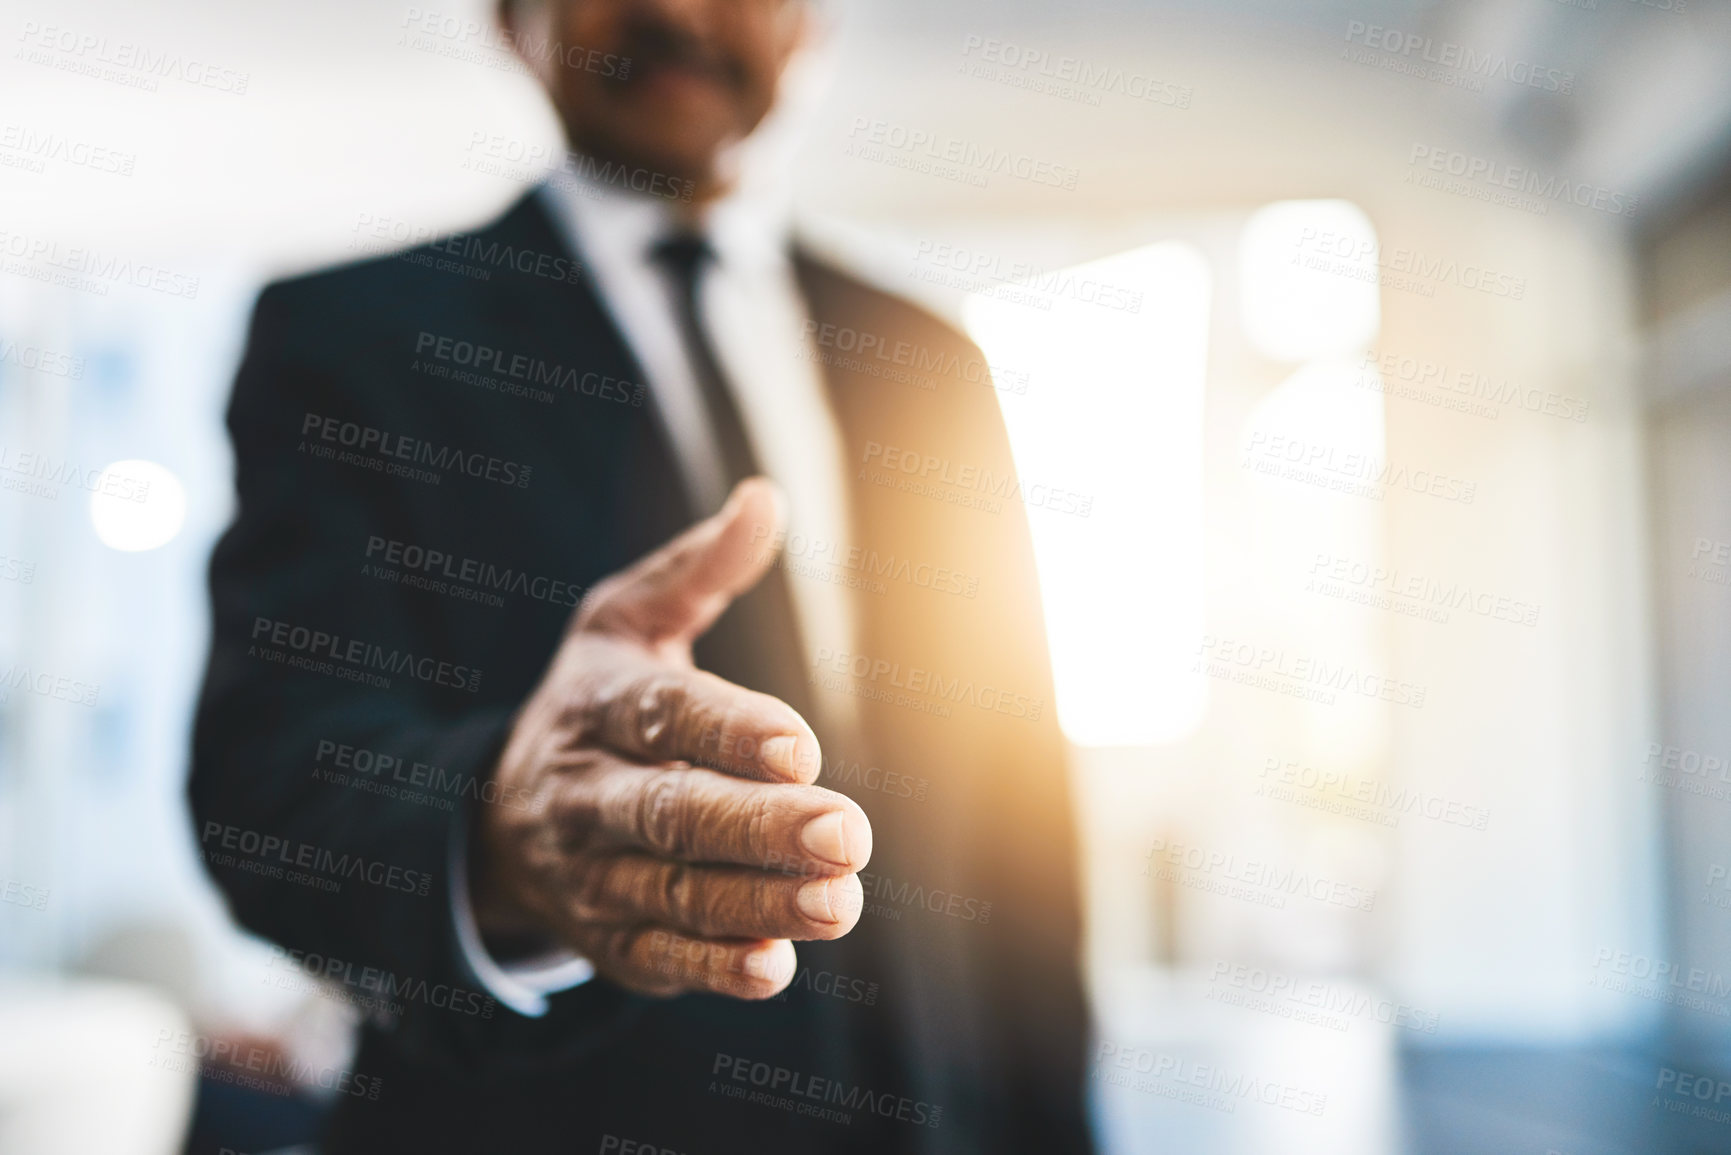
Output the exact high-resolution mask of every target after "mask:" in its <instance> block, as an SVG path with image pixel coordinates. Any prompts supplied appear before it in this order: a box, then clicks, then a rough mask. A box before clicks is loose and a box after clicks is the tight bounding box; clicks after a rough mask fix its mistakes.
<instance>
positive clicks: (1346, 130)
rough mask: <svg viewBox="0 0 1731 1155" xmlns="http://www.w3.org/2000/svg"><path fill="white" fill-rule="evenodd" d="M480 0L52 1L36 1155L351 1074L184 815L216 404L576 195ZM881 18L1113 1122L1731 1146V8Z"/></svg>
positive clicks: (842, 53)
mask: <svg viewBox="0 0 1731 1155" xmlns="http://www.w3.org/2000/svg"><path fill="white" fill-rule="evenodd" d="M429 14H430V15H431V16H432V17H433V19H432V22H431V23H430V24H429V23H428V19H427V18H428V16H429ZM486 19H487V11H486V8H485V7H484V6H483V5H480V4H477V3H468V2H459V0H437V3H436V4H422V5H418V6H411V5H404V4H398V3H384V2H373V0H368V2H366V3H341V4H339V3H334V2H325V0H321V2H317V3H309V2H306V0H301V2H297V3H286V2H274V0H273V2H271V3H253V4H247V5H241V6H235V5H226V6H225V5H215V4H199V3H193V2H191V0H185V2H181V3H167V2H162V0H158V2H156V3H152V4H148V5H126V4H120V3H115V2H112V0H58V2H56V3H53V4H50V3H47V2H46V0H6V2H4V3H0V40H4V42H5V44H6V49H5V57H4V64H3V65H0V110H3V111H0V250H3V251H0V257H3V261H4V264H3V267H0V482H3V483H4V489H0V673H3V674H4V685H3V686H0V897H4V899H5V901H4V902H0V1148H5V1149H8V1150H10V1149H13V1147H12V1144H17V1145H18V1146H17V1149H19V1150H26V1149H28V1150H103V1151H110V1152H124V1151H140V1152H144V1151H176V1150H180V1149H182V1144H183V1143H190V1144H191V1148H192V1149H196V1150H199V1151H201V1152H202V1151H209V1152H215V1151H218V1150H220V1149H221V1148H223V1147H227V1148H230V1149H234V1150H252V1151H258V1150H263V1149H266V1148H268V1147H273V1146H275V1147H280V1146H283V1145H285V1144H286V1143H288V1142H292V1141H293V1140H294V1139H295V1138H296V1137H297V1136H299V1135H304V1134H305V1133H306V1131H307V1128H308V1127H309V1125H310V1122H311V1120H312V1118H313V1117H314V1115H315V1114H316V1111H317V1109H318V1093H319V1092H318V1088H316V1087H310V1088H308V1087H292V1086H271V1087H259V1086H248V1085H245V1081H244V1080H237V1079H234V1078H227V1077H225V1076H224V1069H223V1066H222V1064H221V1063H220V1062H218V1061H217V1060H216V1059H215V1058H214V1056H215V1054H216V1053H217V1052H218V1050H219V1048H217V1047H216V1046H215V1044H216V1043H217V1042H218V1041H226V1042H227V1043H229V1044H240V1043H244V1044H246V1045H258V1046H266V1047H271V1048H276V1049H278V1050H280V1051H281V1052H283V1053H287V1054H291V1055H295V1056H300V1057H304V1058H305V1059H306V1061H307V1062H308V1063H310V1064H312V1065H313V1066H315V1067H316V1066H317V1065H318V1064H320V1063H330V1062H340V1061H341V1057H342V1055H343V1050H344V1047H345V1045H346V1031H347V1027H348V1023H347V1021H346V1020H345V1018H344V1011H343V1009H342V1008H341V1005H340V1004H339V1003H337V1002H335V1001H333V1000H330V999H326V998H321V997H319V993H318V988H317V987H316V985H314V984H312V983H309V982H305V981H301V980H299V979H298V977H297V976H294V975H293V974H292V972H288V971H286V970H285V968H284V966H283V965H282V962H281V960H280V959H279V958H277V957H275V956H273V955H272V954H271V952H270V950H269V949H268V948H267V947H266V946H265V945H264V944H260V943H257V942H254V941H250V940H247V939H245V938H243V937H242V936H240V935H239V934H238V932H236V931H235V930H234V929H233V927H232V926H231V925H230V924H229V923H228V921H227V919H226V916H225V915H224V913H223V910H222V907H221V903H220V901H219V900H218V898H217V897H216V895H215V892H214V891H213V889H212V888H211V887H210V885H209V884H208V883H207V882H205V880H204V878H203V876H202V873H201V867H200V865H199V863H198V860H197V856H196V852H195V848H194V840H193V837H192V833H191V831H190V829H189V826H188V821H187V818H186V816H185V813H184V809H183V806H182V801H181V791H182V782H183V776H184V773H185V767H186V763H187V741H188V722H189V712H190V708H191V703H192V700H193V695H194V693H195V690H196V682H197V678H198V676H199V673H200V669H201V663H202V660H203V647H204V643H205V638H206V623H205V605H204V587H203V568H204V564H205V561H206V557H207V555H208V551H209V549H210V547H211V544H212V542H213V540H214V538H215V536H216V535H217V534H218V533H219V532H220V531H221V529H222V527H223V525H224V524H225V522H226V519H227V518H228V516H229V514H230V511H231V501H232V497H231V493H230V485H229V477H230V461H229V452H228V447H227V445H226V443H225V439H224V436H223V431H222V426H221V414H222V407H223V404H224V401H225V399H226V393H227V389H228V386H229V383H230V379H231V376H232V373H233V371H234V367H235V360H236V357H237V355H238V351H239V347H240V342H241V339H242V336H243V326H244V324H245V321H246V317H247V314H248V310H249V308H250V305H251V299H252V297H253V295H254V294H255V293H256V291H257V289H258V287H259V286H260V285H261V284H262V283H263V282H264V281H266V280H268V279H270V278H272V277H276V276H281V275H284V274H287V273H292V272H296V271H300V270H305V269H309V268H313V267H317V266H320V265H324V264H327V263H331V262H335V261H340V260H345V259H350V258H353V257H355V256H358V255H364V254H366V253H370V252H380V251H386V250H388V249H390V248H392V247H397V246H400V245H404V244H408V243H411V242H413V241H415V240H419V239H426V238H428V237H431V236H434V235H437V234H438V233H440V232H443V231H448V230H455V229H459V228H462V227H465V226H468V225H471V224H474V223H476V222H478V221H481V220H484V219H486V218H487V217H488V216H490V215H491V214H493V213H494V212H496V211H497V210H499V209H500V208H501V207H502V206H504V205H505V204H506V203H508V202H509V201H511V200H512V199H514V198H515V197H517V196H518V195H520V194H521V193H522V192H523V191H524V190H525V189H526V188H527V187H528V186H529V185H530V184H532V183H533V182H534V181H535V180H537V179H539V177H540V176H541V175H542V174H543V173H544V171H545V167H546V163H547V162H546V159H545V158H548V157H551V156H553V155H554V152H555V149H556V146H557V138H556V135H555V131H554V122H553V120H552V117H551V115H550V113H549V112H548V111H547V110H546V109H545V108H544V107H543V106H542V104H541V103H540V98H539V97H538V95H537V94H536V92H535V90H534V89H533V88H532V86H531V85H530V83H529V82H528V81H527V80H526V79H525V78H524V77H523V76H522V75H520V74H519V73H518V72H516V71H515V70H513V69H511V68H509V67H505V66H504V65H505V63H506V61H505V60H504V58H503V56H502V55H501V54H500V53H499V52H498V51H497V50H496V49H492V48H489V47H487V46H486V45H485V44H481V43H477V42H476V41H475V40H474V39H473V38H472V37H470V36H469V34H468V33H466V32H465V31H463V28H464V25H463V22H464V21H485V20H486ZM826 19H827V20H828V21H829V22H830V24H831V28H830V34H829V36H828V37H827V39H826V43H825V44H824V45H823V46H822V47H821V48H820V49H819V50H818V51H816V52H815V53H814V54H813V56H812V59H811V60H809V61H808V62H806V66H805V67H804V68H803V69H802V74H801V75H800V76H799V77H798V79H797V84H798V86H799V87H800V88H801V89H802V90H803V91H805V92H807V93H809V98H810V101H811V103H810V104H809V105H808V106H807V107H806V108H805V109H804V110H803V111H802V112H801V113H800V114H799V115H797V116H792V117H789V118H788V120H789V122H790V123H789V124H788V125H786V126H784V128H785V131H786V132H787V134H788V136H789V138H790V139H795V140H797V141H798V146H797V148H796V149H795V150H794V151H793V152H792V154H791V160H790V165H791V172H792V179H793V182H794V187H795V188H796V190H797V197H798V200H797V203H798V210H799V215H800V219H801V221H802V223H803V229H804V232H805V235H806V236H807V238H808V240H809V243H811V244H812V245H813V246H814V247H816V248H819V249H821V250H823V251H825V252H828V253H831V254H835V255H839V256H841V257H843V258H845V259H846V260H848V261H850V262H851V263H853V264H854V265H855V266H856V267H857V268H859V269H861V270H863V271H865V272H866V273H868V274H869V275H871V276H872V277H874V278H876V279H877V280H879V281H881V282H882V283H884V284H885V285H887V286H889V287H891V288H892V289H895V290H897V291H901V292H904V293H907V294H910V295H913V296H917V297H919V298H920V299H922V300H925V301H927V302H929V303H930V304H931V305H932V306H933V307H934V308H936V309H938V310H940V311H942V312H943V313H944V314H946V315H947V316H950V317H952V318H953V319H954V320H955V321H956V322H957V323H958V324H962V325H964V326H965V327H966V328H967V329H968V330H969V332H970V333H971V334H972V335H973V336H974V337H975V339H976V340H978V341H979V342H980V343H981V345H982V347H983V348H984V349H985V351H986V353H987V356H988V359H989V360H990V361H991V362H992V364H993V366H994V368H995V370H996V372H997V375H998V390H999V395H1000V397H1001V399H1002V405H1003V408H1004V411H1005V415H1006V419H1007V420H1008V422H1009V425H1010V429H1011V433H1012V437H1013V440H1014V442H1015V449H1016V454H1017V463H1018V468H1019V470H1020V471H1021V473H1022V480H1023V484H1024V486H1025V487H1027V493H1028V494H1030V495H1031V496H1030V500H1029V501H1028V502H1027V504H1028V505H1029V506H1030V508H1029V509H1028V516H1029V518H1030V520H1031V522H1032V524H1033V528H1034V532H1035V536H1036V544H1037V547H1038V549H1039V551H1040V554H1039V562H1040V566H1041V573H1042V582H1043V586H1044V589H1045V596H1046V602H1047V615H1048V622H1049V625H1050V628H1051V630H1052V634H1053V646H1054V654H1055V660H1056V663H1057V675H1058V695H1059V701H1058V710H1059V715H1060V719H1061V721H1062V722H1063V725H1064V727H1065V730H1066V733H1067V734H1068V735H1069V736H1070V738H1071V740H1072V742H1073V743H1074V753H1075V785H1076V791H1077V796H1078V799H1079V802H1080V813H1081V815H1082V819H1083V822H1084V824H1085V830H1084V846H1085V848H1086V854H1087V862H1086V864H1085V867H1086V870H1085V875H1086V878H1087V886H1088V910H1089V917H1090V930H1089V937H1088V941H1087V951H1088V966H1089V973H1090V976H1091V981H1092V984H1093V989H1094V997H1095V1003H1096V1015H1097V1020H1098V1036H1099V1043H1098V1049H1097V1052H1096V1055H1097V1063H1096V1065H1095V1067H1094V1073H1095V1075H1096V1076H1097V1077H1096V1078H1095V1079H1094V1080H1093V1087H1094V1092H1095V1103H1096V1114H1097V1118H1098V1121H1099V1127H1100V1134H1101V1137H1102V1141H1103V1145H1104V1147H1105V1149H1106V1150H1108V1151H1111V1152H1124V1153H1130V1152H1137V1153H1140V1152H1184V1153H1186V1155H1190V1153H1197V1152H1220V1153H1240V1152H1242V1153H1246V1155H1249V1153H1280V1155H1289V1153H1295V1152H1330V1153H1341V1155H1351V1153H1360V1152H1362V1153H1366V1155H1373V1153H1383V1152H1395V1151H1404V1152H1412V1153H1415V1155H1416V1153H1425V1155H1428V1153H1432V1152H1436V1153H1442V1152H1457V1151H1459V1152H1466V1151H1473V1152H1477V1151H1499V1152H1502V1151H1506V1152H1533V1153H1534V1155H1542V1153H1544V1152H1565V1153H1567V1155H1598V1153H1611V1152H1630V1153H1634V1152H1680V1153H1682V1152H1688V1153H1694V1152H1706V1151H1718V1150H1728V1149H1731V1082H1727V1081H1726V1080H1731V885H1728V882H1731V879H1728V876H1727V872H1728V868H1731V768H1728V766H1727V762H1728V758H1731V710H1727V709H1726V708H1725V707H1724V706H1723V703H1724V702H1725V701H1726V700H1727V697H1728V696H1731V6H1728V5H1726V4H1724V3H1723V2H1720V0H1570V2H1559V0H1431V2H1425V0H1378V2H1375V3H1372V2H1368V0H1314V2H1312V3H1308V4H1293V3H1284V2H1282V3H1277V2H1274V0H1206V2H1204V0H1045V2H1043V3H1035V2H1030V0H991V2H987V0H952V2H950V3H946V4H941V5H934V4H926V3H912V2H909V0H874V2H873V3H869V4H867V3H863V2H862V3H836V4H832V5H830V6H829V7H828V8H827V16H826ZM91 38H96V39H103V38H105V43H106V45H107V47H96V48H80V47H79V45H80V44H89V43H90V39H91ZM124 44H131V45H136V46H142V47H143V48H144V49H147V50H149V52H151V53H166V54H181V55H184V56H186V57H187V58H189V59H196V60H198V61H200V62H202V63H205V64H206V65H207V68H206V70H205V71H204V72H203V73H201V74H200V75H202V76H204V77H205V79H206V80H207V82H206V83H202V84H195V83H189V82H187V81H186V80H185V79H183V78H182V77H183V76H184V70H183V71H182V74H181V75H180V76H171V75H163V74H159V73H152V72H150V71H149V70H148V69H147V68H145V67H143V66H140V65H137V64H135V63H134V64H120V65H117V64H114V63H113V59H114V51H115V48H116V46H119V45H124ZM100 59H106V60H108V61H109V63H107V64H99V60H100ZM134 59H136V58H134ZM45 141H46V142H49V143H47V144H46V145H45V144H44V143H43V142H45ZM56 141H58V142H59V143H58V144H56V143H53V142H56ZM993 150H997V151H998V152H1004V151H1007V152H1008V153H1010V154H1011V155H1012V156H1013V157H1014V158H1015V159H1014V163H1013V164H1012V165H1010V166H1009V167H1007V168H994V167H993V163H992V162H991V161H990V160H989V159H985V158H988V157H990V156H992V155H994V151H993ZM117 263H118V264H117ZM117 268H118V269H121V270H122V271H120V272H118V273H117V272H116V269H117ZM69 270H70V271H72V272H73V274H74V275H72V276H70V277H69V276H68V275H67V274H68V272H69ZM32 455H38V456H32ZM45 459H46V460H47V461H49V462H50V468H51V472H52V476H48V477H44V476H43V466H42V463H43V461H44V460H45ZM1036 487H1038V489H1037V491H1036ZM140 494H142V495H143V499H142V500H136V498H137V497H138V496H139V495H140ZM1053 494H1063V495H1066V496H1062V497H1053V496H1051V495H1053ZM1084 511H1085V513H1084ZM868 809H869V804H868ZM201 1060H202V1061H201ZM45 1129H46V1130H45ZM189 1134H190V1135H191V1136H192V1138H191V1139H190V1140H189V1139H187V1136H188V1135H189ZM26 1144H34V1146H28V1147H27V1146H26Z"/></svg>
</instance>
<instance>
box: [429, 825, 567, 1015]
mask: <svg viewBox="0 0 1731 1155" xmlns="http://www.w3.org/2000/svg"><path fill="white" fill-rule="evenodd" d="M453 825H454V828H455V836H454V837H453V838H452V839H451V917H452V921H453V922H454V924H455V925H456V928H457V945H458V946H459V947H460V948H461V950H462V952H463V961H464V963H466V964H467V965H468V967H469V970H470V971H471V972H472V973H473V974H474V976H475V977H476V978H477V979H478V980H480V983H481V986H482V987H483V988H484V989H485V990H486V992H487V993H488V994H490V995H492V996H493V997H494V998H495V999H498V1000H499V1001H500V1002H501V1003H504V1004H505V1005H506V1006H507V1007H510V1008H511V1009H512V1010H514V1011H516V1012H517V1013H518V1014H520V1015H526V1016H528V1017H529V1018H532V1019H538V1018H540V1017H541V1016H542V1015H544V1014H546V1013H547V996H548V995H551V994H555V993H557V992H559V991H563V990H569V989H571V988H572V987H575V986H580V985H582V984H583V983H586V982H588V981H589V980H590V979H592V978H594V977H595V967H594V966H593V965H592V964H591V963H590V962H589V960H588V959H586V958H584V957H583V956H581V955H579V954H577V953H576V952H575V951H572V950H567V949H565V948H563V947H555V948H553V949H550V950H548V951H545V952H543V953H541V954H537V955H532V956H530V957H528V958H523V959H515V960H513V961H511V962H509V963H500V962H498V961H497V960H496V959H494V958H493V956H492V955H491V954H489V953H488V951H487V947H486V944H484V943H483V942H482V941H481V927H480V924H479V923H477V922H476V921H475V910H474V907H473V906H472V905H471V903H470V901H469V869H468V867H469V855H468V843H469V831H468V823H467V822H464V821H461V820H459V821H458V822H456V823H454V824H453Z"/></svg>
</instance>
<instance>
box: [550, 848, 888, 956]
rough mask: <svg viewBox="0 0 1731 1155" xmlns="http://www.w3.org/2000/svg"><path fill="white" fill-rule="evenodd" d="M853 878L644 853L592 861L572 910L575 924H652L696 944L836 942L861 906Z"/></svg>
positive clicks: (861, 895) (855, 919)
mask: <svg viewBox="0 0 1731 1155" xmlns="http://www.w3.org/2000/svg"><path fill="white" fill-rule="evenodd" d="M864 903H865V891H864V889H863V888H862V887H861V886H860V881H859V876H858V875H853V874H844V875H841V876H839V877H829V876H824V877H818V878H801V877H792V876H788V875H784V874H771V873H766V872H764V871H761V870H752V869H750V868H748V867H741V866H694V865H692V864H690V863H685V862H674V861H669V860H668V859H664V858H655V857H653V856H651V855H647V854H620V855H613V856H610V857H608V858H603V859H599V860H595V861H592V862H590V863H589V864H588V866H587V868H586V869H585V871H584V875H583V883H582V885H581V887H580V890H579V893H578V894H577V895H575V896H574V897H573V899H572V902H571V904H570V909H569V914H570V917H571V918H573V919H574V920H576V921H578V922H592V923H613V924H619V923H632V922H652V923H655V924H657V925H660V926H665V927H669V928H671V929H674V930H678V931H680V932H682V933H685V934H689V935H692V936H695V937H700V938H752V939H760V938H762V939H768V938H785V939H794V940H798V941H809V940H812V939H834V938H840V937H841V936H842V935H844V934H846V933H848V931H850V930H852V929H853V928H854V925H855V924H856V923H858V922H859V916H860V911H861V910H862V908H863V907H864Z"/></svg>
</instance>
